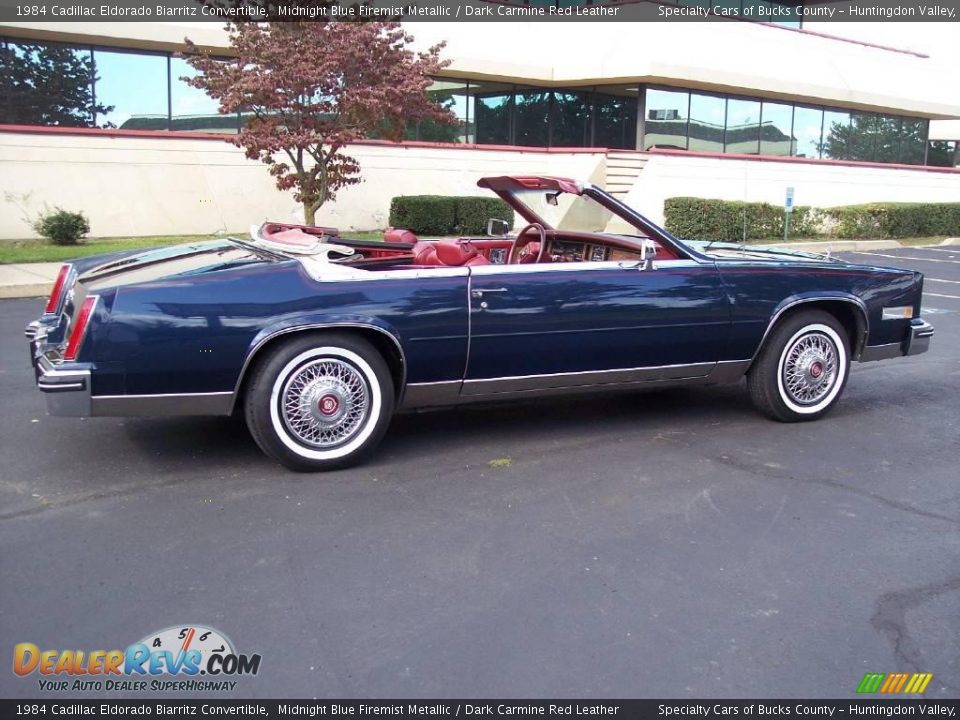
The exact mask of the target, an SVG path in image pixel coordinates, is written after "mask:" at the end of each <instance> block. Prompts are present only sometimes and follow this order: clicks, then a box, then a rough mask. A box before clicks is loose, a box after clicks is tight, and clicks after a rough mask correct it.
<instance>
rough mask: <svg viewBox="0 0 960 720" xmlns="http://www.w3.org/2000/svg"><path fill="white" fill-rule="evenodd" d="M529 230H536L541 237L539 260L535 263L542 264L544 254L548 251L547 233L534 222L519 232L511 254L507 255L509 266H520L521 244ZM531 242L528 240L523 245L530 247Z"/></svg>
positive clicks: (511, 248)
mask: <svg viewBox="0 0 960 720" xmlns="http://www.w3.org/2000/svg"><path fill="white" fill-rule="evenodd" d="M528 230H536V231H537V233H539V235H540V252H538V253H537V259H536V261H535V262H540V261H541V260H542V259H543V253H544V252H545V251H546V249H547V231H546V229H545V228H544V227H543V225H541V224H540V223H536V222H533V223H530V224H529V225H527V226H526V227H525V228H524V229H523V230H521V231H520V232H518V233H517V236H516V237H515V238H514V239H513V244H512V245H511V246H510V252H509V253H507V265H519V264H520V253H519V251H520V248H521V246H520V242H521V240H522V239H523V236H524V234H526V232H527V231H528ZM530 242H531V241H529V240H528V241H527V242H525V243H523V247H526V246H527V245H529V244H530Z"/></svg>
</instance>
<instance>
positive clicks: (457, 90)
mask: <svg viewBox="0 0 960 720" xmlns="http://www.w3.org/2000/svg"><path fill="white" fill-rule="evenodd" d="M427 95H428V96H429V97H430V99H431V100H433V101H434V102H436V103H438V104H439V105H440V106H442V107H444V108H446V109H447V110H449V111H450V112H451V113H453V115H454V116H455V117H456V118H457V123H456V125H442V124H440V123H436V122H432V121H429V120H427V121H424V122H421V123H420V125H419V127H418V128H417V139H418V140H432V141H437V142H456V143H472V142H473V129H472V127H471V122H472V119H473V98H472V97H470V93H469V83H467V82H465V81H462V80H447V79H437V80H434V81H433V84H432V85H431V86H430V89H429V90H428V91H427Z"/></svg>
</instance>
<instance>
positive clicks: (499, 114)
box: [470, 83, 513, 145]
mask: <svg viewBox="0 0 960 720" xmlns="http://www.w3.org/2000/svg"><path fill="white" fill-rule="evenodd" d="M470 92H471V93H472V94H473V95H474V109H475V110H476V113H477V116H476V120H475V124H476V137H477V139H476V142H478V143H480V144H483V145H506V144H509V143H510V111H511V108H512V106H513V91H512V88H511V86H509V85H499V84H494V83H477V84H476V85H475V84H474V83H470Z"/></svg>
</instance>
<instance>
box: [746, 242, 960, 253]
mask: <svg viewBox="0 0 960 720" xmlns="http://www.w3.org/2000/svg"><path fill="white" fill-rule="evenodd" d="M958 242H960V241H958ZM757 247H762V248H770V249H771V250H774V249H779V250H797V251H800V252H814V253H825V252H827V251H830V252H851V251H853V250H893V249H894V248H898V247H903V246H902V245H901V244H900V243H898V242H897V241H896V240H823V241H820V242H817V241H814V242H795V243H776V244H772V245H758V246H757Z"/></svg>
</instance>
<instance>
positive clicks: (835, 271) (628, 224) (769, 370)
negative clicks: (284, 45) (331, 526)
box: [26, 176, 933, 471]
mask: <svg viewBox="0 0 960 720" xmlns="http://www.w3.org/2000/svg"><path fill="white" fill-rule="evenodd" d="M478 184H479V186H480V187H482V188H485V189H487V190H490V191H492V192H493V193H495V194H496V195H498V196H499V197H500V198H501V199H503V200H504V201H505V202H506V203H507V204H508V205H509V206H510V207H511V208H513V210H514V212H515V213H516V215H517V216H519V218H520V219H519V220H518V221H517V223H516V226H520V225H522V227H516V226H513V227H511V226H510V225H508V223H507V222H506V221H504V220H502V219H497V218H493V219H491V220H490V221H489V223H488V225H487V231H486V233H485V234H483V235H482V236H477V237H458V238H445V239H420V238H418V237H416V236H415V235H414V233H412V232H410V231H409V230H403V229H398V228H391V229H388V231H387V232H386V233H385V237H384V239H383V241H362V240H351V239H349V238H348V237H345V236H341V234H340V233H339V232H338V231H337V230H336V229H335V228H325V227H314V226H297V225H290V224H283V223H270V222H267V223H264V224H263V225H261V226H259V227H257V228H253V229H251V237H250V238H247V239H242V238H232V237H231V238H223V239H218V240H211V241H206V242H193V243H189V244H184V245H176V246H166V247H161V248H156V249H150V250H135V251H126V252H122V253H116V254H112V255H105V256H98V257H89V258H83V259H80V260H76V261H74V262H69V263H66V264H64V265H63V266H62V268H61V269H60V272H59V275H58V277H57V279H56V283H55V285H54V287H53V291H52V293H51V294H50V297H49V299H48V300H47V301H46V305H45V307H44V308H43V312H42V314H41V316H40V317H39V318H38V319H37V320H35V321H33V322H31V323H30V324H29V325H28V326H27V328H26V336H27V339H28V341H29V344H30V362H31V363H32V365H33V367H34V369H35V373H36V384H37V387H38V388H39V390H40V391H41V392H42V393H43V395H44V396H45V398H46V403H47V410H48V412H49V413H50V414H52V415H63V416H74V417H84V416H163V415H224V416H225V415H233V414H237V415H240V416H242V417H244V418H245V420H246V423H247V425H248V427H249V429H250V433H251V435H252V436H253V438H254V439H255V441H256V442H257V444H258V445H259V446H260V448H261V449H262V450H263V451H264V452H265V453H266V454H267V455H269V456H270V457H272V458H274V459H276V460H277V461H279V462H280V463H282V464H283V465H285V466H287V467H288V468H292V469H295V470H302V471H316V470H327V469H333V468H340V467H345V466H348V465H352V464H355V463H357V462H358V461H360V460H362V459H364V458H366V457H368V456H369V455H370V454H371V453H372V452H373V451H374V449H375V447H376V446H377V443H378V442H380V440H381V438H382V437H383V436H384V434H385V433H386V432H387V429H388V426H389V424H390V420H391V417H392V416H393V415H394V413H396V412H399V411H408V410H418V409H426V408H441V407H449V406H455V405H466V404H469V403H475V402H484V403H488V402H493V401H510V400H514V399H522V398H531V397H539V396H557V395H561V396H573V395H575V394H577V393H585V392H621V393H622V392H627V391H633V390H637V389H643V388H661V387H664V386H669V385H709V384H715V383H735V382H738V381H740V380H742V379H743V378H746V388H747V392H748V393H749V395H750V397H751V398H752V400H753V403H754V404H755V406H756V407H757V409H758V410H759V411H760V412H762V413H763V414H764V415H766V416H768V417H770V418H772V419H774V420H778V421H782V422H797V421H807V420H816V419H819V418H821V417H823V416H824V415H826V414H827V413H828V412H829V411H830V410H831V409H832V408H833V407H835V406H836V404H837V402H838V401H839V399H840V397H841V394H842V393H843V390H844V387H845V385H846V384H847V381H848V379H849V375H850V363H851V362H852V361H858V362H869V361H876V360H884V359H889V358H899V357H902V356H908V355H917V354H920V353H923V352H926V351H927V349H928V347H929V345H930V341H931V337H932V335H933V327H932V326H931V325H930V324H929V323H927V322H926V321H925V320H924V319H923V318H922V317H921V312H920V303H921V296H922V291H923V275H922V274H921V273H918V272H913V271H910V270H901V269H895V268H889V267H876V266H872V265H861V264H854V263H851V262H846V261H844V260H841V259H838V258H835V257H830V256H829V253H828V254H826V255H822V254H812V253H801V252H793V251H788V250H774V249H762V248H758V247H751V246H746V245H737V244H730V243H718V242H706V241H688V240H681V239H679V238H677V237H675V236H674V235H672V234H671V233H669V232H667V231H666V230H664V229H663V228H661V227H659V226H658V225H657V224H655V223H653V222H652V221H650V220H649V219H648V218H646V217H645V216H643V215H641V214H640V213H639V212H637V211H635V210H633V209H632V208H630V207H628V206H627V205H625V204H624V203H623V202H621V201H620V200H619V199H617V198H616V197H614V196H612V195H610V194H608V193H607V192H605V191H604V190H602V189H601V188H598V187H596V186H593V185H589V184H581V183H578V182H575V181H573V180H569V179H565V178H556V177H540V176H502V177H487V178H483V179H481V180H480V181H479V183H478ZM571 402H573V400H571ZM76 431H77V432H82V429H81V426H80V425H78V426H77V430H76Z"/></svg>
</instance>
